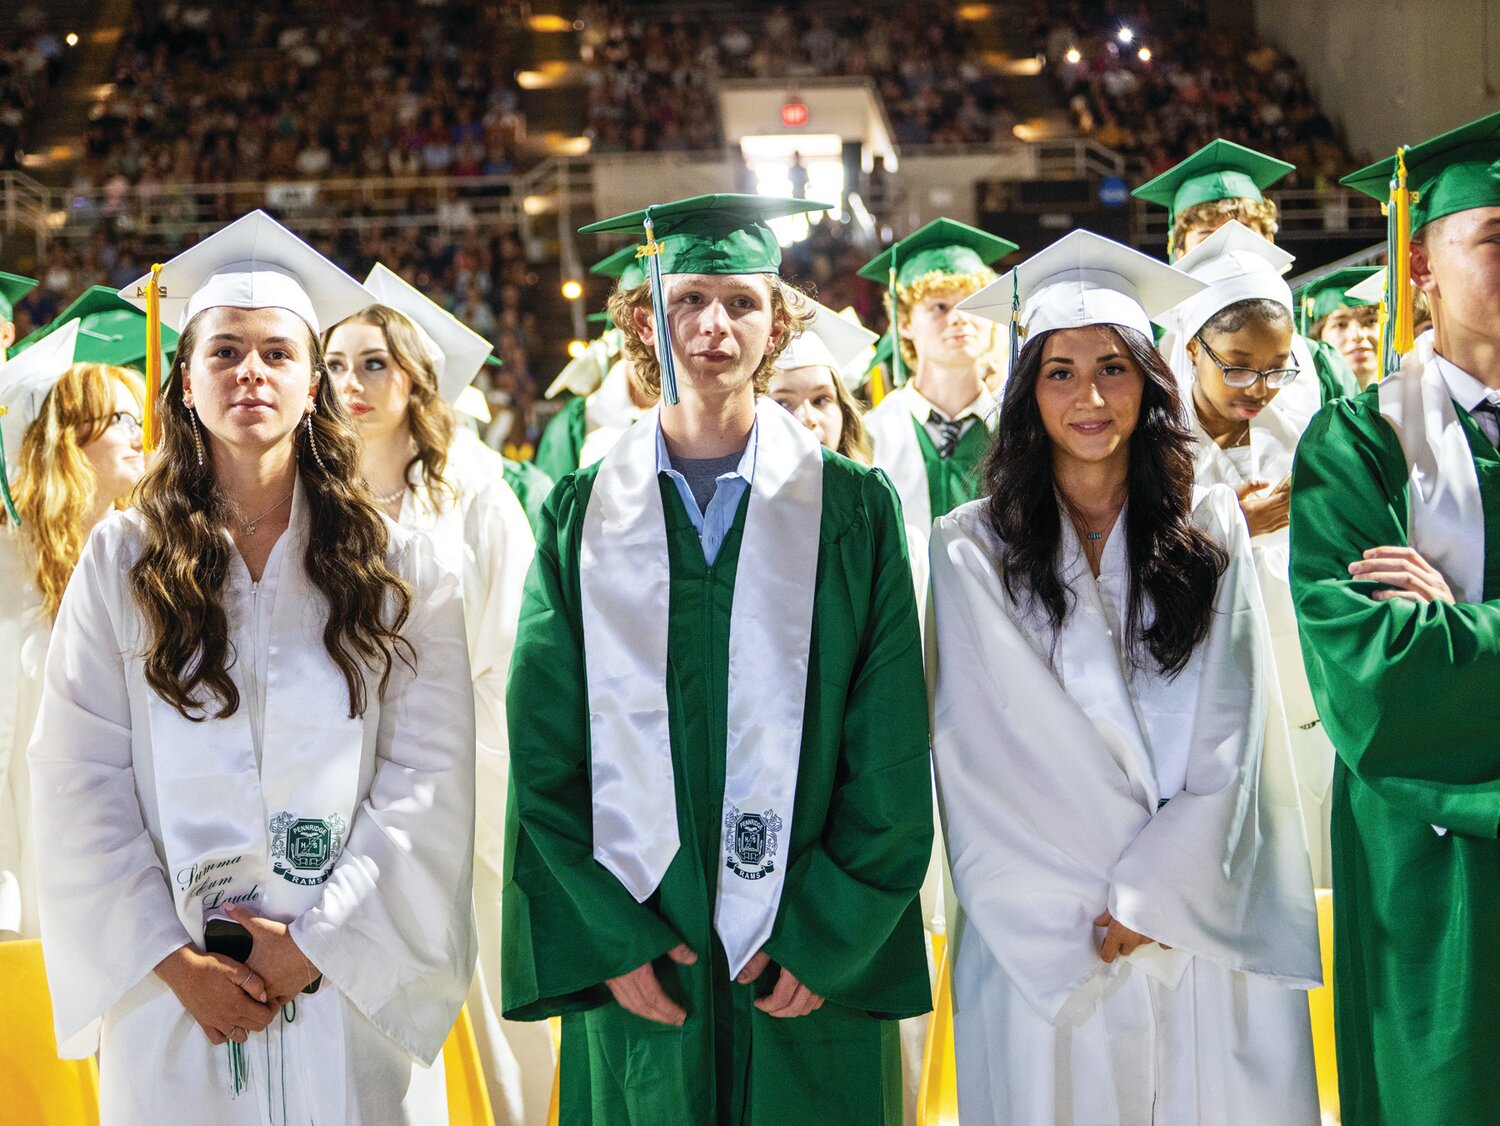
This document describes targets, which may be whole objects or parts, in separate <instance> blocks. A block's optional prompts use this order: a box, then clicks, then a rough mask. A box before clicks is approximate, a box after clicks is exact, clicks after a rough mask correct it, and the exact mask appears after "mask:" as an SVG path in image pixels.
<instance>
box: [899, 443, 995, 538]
mask: <svg viewBox="0 0 1500 1126" xmlns="http://www.w3.org/2000/svg"><path fill="white" fill-rule="evenodd" d="M911 424H912V427H913V428H914V429H915V430H916V432H917V445H919V446H921V447H922V461H923V462H924V463H926V466H927V496H928V498H929V499H930V500H931V502H932V518H933V519H934V520H937V519H939V518H941V517H943V516H946V515H948V513H950V512H952V511H953V510H954V509H955V508H957V507H958V506H959V505H961V504H968V503H969V502H970V501H971V500H978V499H979V497H980V495H981V493H982V492H983V489H984V458H985V455H986V454H988V453H989V452H990V437H991V435H990V432H989V430H988V429H987V428H986V427H984V426H982V425H980V424H979V423H974V424H973V425H971V426H970V427H969V428H968V429H967V430H965V431H964V432H963V436H962V437H961V438H959V440H958V445H957V446H955V447H954V448H953V453H952V454H951V455H949V456H948V457H939V456H938V448H937V444H936V443H935V442H934V441H933V440H932V435H931V434H929V433H928V432H927V427H925V426H923V425H922V424H921V423H920V422H918V421H917V420H916V419H915V418H914V419H912V420H911Z"/></svg>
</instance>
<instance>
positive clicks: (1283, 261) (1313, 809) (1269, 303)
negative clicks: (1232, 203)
mask: <svg viewBox="0 0 1500 1126" xmlns="http://www.w3.org/2000/svg"><path fill="white" fill-rule="evenodd" d="M1291 263H1292V256H1291V255H1290V254H1287V253H1286V252H1285V251H1283V250H1279V249H1278V248H1276V247H1275V246H1273V245H1271V244H1270V243H1269V242H1267V241H1266V240H1265V239H1263V238H1261V237H1260V236H1259V235H1257V234H1254V233H1253V232H1251V231H1250V230H1248V229H1246V228H1244V227H1241V226H1240V225H1239V224H1238V223H1233V222H1231V223H1229V224H1227V225H1226V226H1223V227H1220V228H1219V230H1218V231H1216V232H1214V234H1213V235H1212V236H1211V237H1210V238H1209V239H1208V240H1207V241H1205V242H1204V243H1202V244H1201V245H1200V246H1198V247H1197V248H1195V249H1194V250H1193V251H1192V252H1191V253H1189V254H1187V255H1185V256H1184V257H1183V258H1182V259H1180V260H1179V261H1178V263H1177V268H1178V269H1179V270H1182V271H1184V272H1185V273H1187V274H1189V275H1190V276H1192V277H1194V278H1196V279H1198V280H1199V281H1202V282H1205V283H1207V285H1208V288H1207V289H1205V290H1204V291H1203V292H1202V293H1201V294H1199V295H1198V296H1197V297H1194V298H1192V299H1191V300H1189V301H1185V302H1183V303H1182V304H1181V305H1179V306H1177V308H1175V309H1174V310H1172V311H1171V313H1169V314H1168V316H1167V318H1166V319H1167V321H1168V322H1169V323H1168V326H1167V327H1168V329H1169V331H1171V332H1172V333H1173V335H1174V339H1175V340H1176V341H1180V342H1182V343H1180V344H1178V345H1176V346H1175V347H1174V350H1173V354H1172V356H1171V357H1170V359H1171V363H1172V367H1173V371H1174V373H1175V374H1176V376H1177V378H1178V380H1179V382H1180V383H1181V384H1182V385H1185V386H1188V387H1190V388H1191V399H1190V401H1189V404H1188V405H1189V408H1190V409H1189V416H1190V422H1191V425H1192V428H1193V431H1194V433H1195V435H1196V437H1197V439H1198V443H1197V454H1196V465H1195V468H1194V475H1195V477H1196V480H1197V483H1198V484H1199V485H1201V486H1206V485H1216V484H1225V485H1229V486H1230V487H1231V488H1233V489H1234V491H1235V493H1236V494H1238V496H1239V498H1240V508H1241V510H1242V511H1243V512H1244V514H1245V523H1246V524H1247V525H1248V526H1249V529H1250V535H1251V541H1250V542H1251V547H1252V549H1253V551H1254V555H1255V562H1256V572H1257V574H1258V575H1259V578H1260V586H1261V593H1262V596H1263V597H1264V599H1265V603H1266V614H1267V617H1268V618H1269V621H1270V627H1271V646H1272V652H1273V655H1274V658H1275V662H1276V674H1277V675H1276V679H1277V682H1278V684H1279V686H1280V695H1281V701H1282V706H1283V709H1284V711H1285V715H1286V722H1287V726H1288V727H1289V728H1290V733H1291V738H1292V753H1293V758H1294V761H1295V764H1296V768H1297V782H1298V791H1299V792H1298V797H1299V801H1300V803H1301V806H1302V818H1303V824H1304V826H1305V827H1306V830H1307V840H1308V853H1309V856H1310V860H1311V863H1312V875H1313V880H1314V882H1315V883H1316V884H1317V886H1318V887H1328V886H1329V885H1330V883H1331V873H1330V871H1329V858H1328V831H1329V812H1330V809H1331V804H1330V803H1331V800H1332V781H1333V754H1334V752H1333V745H1332V744H1331V743H1330V742H1329V741H1328V736H1327V735H1326V734H1325V733H1324V730H1323V726H1322V724H1321V722H1320V721H1319V719H1318V712H1317V708H1316V707H1315V706H1314V704H1313V699H1312V694H1311V691H1310V690H1309V688H1308V685H1307V674H1306V672H1305V671H1304V670H1303V667H1302V649H1301V646H1300V644H1299V642H1298V638H1297V621H1296V616H1295V614H1294V612H1293V609H1292V600H1291V590H1290V587H1289V586H1288V584H1287V561H1288V536H1287V521H1288V515H1287V514H1288V502H1289V501H1290V499H1291V472H1292V455H1293V454H1294V453H1295V452H1296V449H1297V441H1298V439H1299V438H1301V436H1302V430H1303V428H1304V426H1305V425H1306V420H1305V419H1303V418H1302V417H1301V415H1300V413H1298V412H1297V411H1295V410H1286V409H1283V408H1282V406H1281V404H1280V402H1279V398H1278V397H1279V394H1280V392H1281V391H1282V389H1284V388H1285V387H1287V386H1288V385H1289V384H1291V383H1292V381H1293V380H1296V379H1298V378H1303V377H1304V375H1303V373H1301V372H1299V371H1298V370H1297V366H1296V363H1295V361H1294V360H1293V358H1292V354H1293V353H1292V335H1293V331H1294V328H1293V320H1292V309H1293V300H1292V293H1291V290H1290V289H1289V288H1288V287H1287V283H1286V282H1285V281H1284V280H1283V279H1282V273H1283V272H1284V271H1285V269H1286V268H1287V267H1289V266H1290V265H1291ZM1305 377H1306V378H1311V373H1307V374H1306V376H1305Z"/></svg>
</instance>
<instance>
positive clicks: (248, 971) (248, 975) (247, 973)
mask: <svg viewBox="0 0 1500 1126" xmlns="http://www.w3.org/2000/svg"><path fill="white" fill-rule="evenodd" d="M254 974H255V971H254V970H252V969H250V968H249V967H246V969H245V976H244V977H243V978H241V979H240V988H241V989H243V988H245V982H247V981H249V980H250V978H251V977H252V976H253V975H254Z"/></svg>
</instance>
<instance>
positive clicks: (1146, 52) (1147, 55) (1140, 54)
mask: <svg viewBox="0 0 1500 1126" xmlns="http://www.w3.org/2000/svg"><path fill="white" fill-rule="evenodd" d="M1135 57H1136V58H1138V59H1140V60H1141V62H1143V63H1149V62H1150V61H1151V48H1150V47H1142V48H1141V49H1140V50H1139V51H1137V52H1136V53H1135Z"/></svg>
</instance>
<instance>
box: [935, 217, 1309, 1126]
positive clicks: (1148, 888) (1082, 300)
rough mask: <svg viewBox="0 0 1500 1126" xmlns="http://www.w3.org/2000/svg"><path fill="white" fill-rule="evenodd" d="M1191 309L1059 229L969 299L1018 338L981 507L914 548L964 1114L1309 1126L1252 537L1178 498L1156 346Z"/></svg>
mask: <svg viewBox="0 0 1500 1126" xmlns="http://www.w3.org/2000/svg"><path fill="white" fill-rule="evenodd" d="M1104 279H1108V284H1106V283H1105V281H1104ZM1199 288H1200V286H1199V285H1198V283H1195V282H1193V281H1192V280H1191V279H1188V278H1186V277H1184V276H1183V275H1181V274H1178V273H1176V272H1175V271H1173V270H1171V269H1170V268H1169V267H1166V266H1163V265H1161V264H1160V263H1158V262H1154V261H1153V260H1151V259H1149V258H1146V257H1145V256H1144V255H1140V254H1137V253H1136V252H1135V251H1132V250H1129V249H1127V248H1125V247H1122V246H1119V245H1117V244H1114V243H1110V242H1108V241H1107V240H1105V239H1101V238H1099V237H1098V236H1095V235H1090V234H1088V233H1087V232H1077V233H1075V234H1073V235H1070V236H1068V237H1067V238H1066V239H1064V240H1062V242H1060V243H1058V244H1056V245H1055V246H1054V247H1052V248H1050V249H1049V250H1047V251H1044V252H1042V253H1041V254H1039V255H1037V256H1036V257H1035V258H1033V259H1032V260H1031V261H1029V262H1027V263H1025V264H1024V265H1022V266H1021V267H1020V268H1019V269H1018V270H1017V271H1016V272H1015V274H1014V275H1009V276H1007V277H1004V278H1002V279H1000V280H999V281H998V282H996V283H995V285H994V286H992V287H990V289H988V290H986V291H983V292H981V293H980V294H976V295H975V297H974V298H973V299H972V301H973V307H974V308H975V310H976V311H978V312H981V313H986V312H987V311H988V310H994V312H995V315H996V316H1004V317H1005V318H1006V319H1008V318H1009V311H1010V309H1011V307H1012V304H1013V302H1015V301H1016V300H1018V299H1019V300H1023V301H1024V302H1025V306H1024V310H1023V312H1022V322H1023V325H1024V327H1025V330H1026V332H1027V343H1026V347H1025V349H1024V350H1023V351H1022V352H1021V354H1020V356H1019V358H1018V361H1017V363H1016V365H1015V367H1014V369H1013V370H1012V371H1011V374H1010V378H1009V380H1008V382H1007V384H1006V389H1005V399H1004V402H1003V403H1002V405H1001V411H1000V423H999V428H998V430H997V432H996V435H995V443H994V446H993V448H992V450H991V453H990V455H989V458H988V460H987V462H986V466H985V471H986V478H987V481H988V485H989V490H990V494H991V495H990V496H989V497H987V498H985V499H982V500H978V501H974V502H972V503H970V504H968V505H964V506H963V507H960V508H959V509H957V510H955V511H954V512H953V513H952V514H950V515H949V516H946V517H944V518H943V519H942V520H940V521H939V522H938V525H937V527H936V529H935V530H934V533H933V542H932V560H931V563H932V571H931V574H932V578H931V584H932V610H931V612H930V614H929V619H928V628H929V631H930V639H929V644H928V653H929V655H930V656H929V667H928V671H929V676H933V677H935V678H936V688H935V697H934V714H933V751H934V758H935V762H936V768H937V778H938V793H939V800H940V803H941V805H942V808H943V813H944V817H943V821H944V827H945V830H946V833H947V844H948V855H949V858H950V861H951V864H952V870H953V882H954V888H955V891H956V893H957V898H958V906H959V916H960V921H959V923H958V925H957V927H956V931H955V945H956V949H955V951H954V953H953V956H952V957H953V962H952V964H953V988H954V997H955V1013H956V1015H955V1018H954V1031H955V1038H956V1042H957V1049H958V1059H957V1064H958V1083H959V1110H960V1113H961V1114H962V1116H963V1118H964V1120H965V1121H969V1120H972V1121H975V1122H987V1123H995V1124H1011V1123H1014V1124H1023V1123H1024V1124H1029V1123H1037V1122H1054V1123H1062V1124H1071V1123H1079V1124H1081V1123H1094V1122H1117V1123H1146V1122H1216V1123H1226V1124H1240V1123H1243V1124H1246V1126H1248V1124H1250V1123H1259V1122H1285V1123H1294V1124H1304V1123H1305V1124H1311V1123H1315V1122H1316V1121H1317V1116H1318V1105H1317V1092H1316V1087H1315V1083H1314V1078H1313V1070H1312V1042H1311V1034H1310V1030H1309V1024H1308V1011H1307V1003H1306V1000H1305V998H1304V997H1303V995H1302V993H1301V992H1299V990H1300V989H1304V988H1307V987H1309V986H1311V985H1312V984H1314V983H1315V982H1316V981H1317V979H1318V976H1319V960H1318V947H1317V928H1316V918H1315V913H1314V909H1313V898H1312V887H1311V882H1310V880H1309V879H1308V873H1307V860H1306V851H1305V848H1304V845H1303V841H1302V835H1301V832H1300V830H1299V827H1298V824H1297V814H1296V804H1295V803H1296V795H1295V790H1294V789H1293V785H1294V784H1293V781H1292V776H1291V771H1290V767H1289V763H1288V758H1287V748H1286V742H1285V731H1284V730H1282V729H1280V728H1279V727H1277V726H1276V725H1275V724H1274V723H1271V722H1268V712H1269V711H1270V708H1269V707H1268V698H1267V693H1266V691H1265V689H1266V677H1267V666H1266V663H1265V655H1264V647H1265V639H1264V632H1265V623H1264V615H1263V611H1262V609H1261V606H1260V601H1259V593H1258V589H1257V587H1256V584H1255V578H1254V574H1253V567H1252V564H1251V563H1250V559H1249V546H1248V536H1247V534H1246V532H1245V527H1244V522H1243V520H1241V519H1240V516H1239V512H1238V509H1237V506H1236V503H1235V497H1234V494H1233V493H1232V492H1230V491H1229V490H1228V489H1225V488H1220V489H1213V490H1208V491H1197V490H1195V489H1194V487H1193V447H1192V437H1191V435H1190V433H1189V432H1188V430H1187V428H1186V427H1185V425H1184V424H1183V420H1182V414H1181V405H1180V403H1179V401H1178V397H1177V392H1176V387H1175V382H1174V380H1173V377H1172V373H1171V370H1170V369H1169V368H1168V367H1167V365H1166V363H1165V362H1164V361H1163V360H1162V358H1161V356H1160V355H1159V354H1158V353H1157V352H1156V350H1155V348H1154V347H1153V346H1152V343H1151V325H1150V321H1149V320H1148V311H1149V314H1150V315H1159V314H1160V313H1161V312H1162V311H1163V310H1164V309H1165V308H1167V307H1169V306H1171V305H1173V304H1175V303H1176V302H1177V301H1180V300H1182V299H1183V298H1186V297H1189V296H1191V295H1192V294H1193V293H1194V292H1196V291H1197V290H1198V289H1199Z"/></svg>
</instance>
